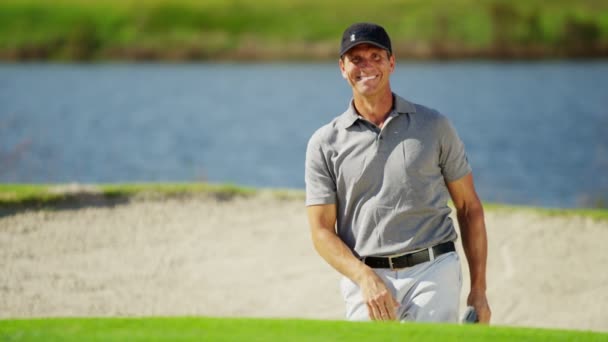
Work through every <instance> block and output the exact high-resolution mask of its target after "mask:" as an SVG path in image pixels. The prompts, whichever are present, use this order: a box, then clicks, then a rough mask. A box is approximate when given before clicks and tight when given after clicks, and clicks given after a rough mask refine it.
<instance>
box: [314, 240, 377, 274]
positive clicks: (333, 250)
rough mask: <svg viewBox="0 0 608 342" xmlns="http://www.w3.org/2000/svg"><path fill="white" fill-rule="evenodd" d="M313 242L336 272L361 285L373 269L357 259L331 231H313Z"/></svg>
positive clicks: (318, 251)
mask: <svg viewBox="0 0 608 342" xmlns="http://www.w3.org/2000/svg"><path fill="white" fill-rule="evenodd" d="M312 240H313V244H314V247H315V249H316V251H317V253H319V255H320V256H321V257H322V258H323V259H324V260H325V261H326V262H327V263H328V264H329V265H330V266H331V267H333V268H334V269H335V270H337V271H338V272H340V273H341V274H342V275H344V276H346V277H348V278H350V279H351V280H352V281H354V282H356V283H360V282H361V281H362V278H363V277H365V275H366V274H368V273H369V272H373V271H372V270H371V268H369V267H368V266H367V265H365V264H364V263H363V262H361V261H360V260H359V259H357V258H356V257H355V256H354V255H353V253H352V252H351V250H350V249H349V248H348V246H346V244H345V243H344V242H343V241H342V240H341V239H340V238H339V237H338V235H336V233H334V232H333V231H331V230H329V229H324V228H317V229H313V230H312Z"/></svg>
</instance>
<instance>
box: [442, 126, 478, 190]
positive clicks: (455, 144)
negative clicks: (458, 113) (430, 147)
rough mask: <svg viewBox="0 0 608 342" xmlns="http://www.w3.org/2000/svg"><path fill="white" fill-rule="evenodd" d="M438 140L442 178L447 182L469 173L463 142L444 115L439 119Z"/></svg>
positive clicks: (469, 168) (469, 167)
mask: <svg viewBox="0 0 608 342" xmlns="http://www.w3.org/2000/svg"><path fill="white" fill-rule="evenodd" d="M439 140H440V152H439V166H440V167H441V173H442V174H443V178H444V179H445V180H446V181H447V182H452V181H455V180H458V179H460V178H462V177H464V176H466V175H467V174H468V173H470V172H471V166H470V165H469V160H468V158H467V154H466V152H465V149H464V143H463V142H462V140H460V137H459V136H458V133H456V129H455V128H454V126H453V125H452V123H451V122H450V121H449V120H448V119H447V118H446V117H442V119H441V120H440V125H439Z"/></svg>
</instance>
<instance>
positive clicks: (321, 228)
mask: <svg viewBox="0 0 608 342" xmlns="http://www.w3.org/2000/svg"><path fill="white" fill-rule="evenodd" d="M307 212H308V222H309V224H310V232H311V236H312V241H313V244H314V247H315V249H316V250H317V252H318V253H319V255H320V256H321V257H322V258H323V259H325V261H327V263H329V265H330V266H332V267H333V268H335V269H336V270H337V271H338V272H340V273H341V274H343V275H344V276H346V277H348V278H350V279H351V280H352V281H354V282H355V283H357V284H358V285H359V287H360V288H361V292H362V294H363V300H364V301H365V302H366V303H367V308H368V311H369V316H370V318H371V319H372V320H395V319H396V318H397V317H396V316H397V307H398V305H399V303H397V301H396V300H395V298H394V297H393V295H392V294H391V292H390V291H389V290H388V288H387V287H386V284H385V283H384V282H383V281H382V279H380V277H378V275H377V274H376V273H375V272H374V270H372V269H371V268H370V267H369V266H367V265H365V264H364V263H363V262H361V261H360V260H359V259H357V258H356V257H355V256H354V255H353V253H352V252H351V250H350V249H349V248H348V246H346V244H344V242H343V241H342V240H341V239H340V237H339V236H338V235H337V234H336V230H335V226H336V205H335V204H326V205H313V206H308V207H307Z"/></svg>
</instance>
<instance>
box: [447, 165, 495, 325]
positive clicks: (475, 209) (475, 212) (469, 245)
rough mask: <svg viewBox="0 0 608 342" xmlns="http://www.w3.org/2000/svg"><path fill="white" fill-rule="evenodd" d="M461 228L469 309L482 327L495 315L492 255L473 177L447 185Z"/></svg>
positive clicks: (463, 178)
mask: <svg viewBox="0 0 608 342" xmlns="http://www.w3.org/2000/svg"><path fill="white" fill-rule="evenodd" d="M446 185H447V187H448V190H449V192H450V196H451V197H452V201H453V202H454V206H455V207H456V216H457V217H458V224H459V225H460V233H461V235H462V246H463V249H464V253H465V255H466V257H467V262H468V263H469V272H470V276H471V292H470V293H469V296H468V298H467V305H471V306H473V307H474V308H475V310H476V311H477V315H478V317H479V321H480V322H481V323H489V322H490V317H491V315H492V313H491V311H490V306H489V305H488V299H487V297H486V260H487V255H488V238H487V233H486V227H485V223H484V216H483V207H482V205H481V201H480V200H479V198H478V197H477V193H476V192H475V186H474V184H473V175H472V173H470V172H469V173H468V174H467V175H466V176H464V177H462V178H460V179H458V180H455V181H453V182H446Z"/></svg>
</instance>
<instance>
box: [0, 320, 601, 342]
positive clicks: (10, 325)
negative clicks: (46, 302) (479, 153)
mask: <svg viewBox="0 0 608 342" xmlns="http://www.w3.org/2000/svg"><path fill="white" fill-rule="evenodd" d="M0 337H2V339H3V340H7V341H293V342H304V341H315V342H318V341H335V342H338V341H348V342H352V341H360V342H365V341H445V342H450V341H493V342H500V341H551V342H556V341H606V340H607V339H608V334H603V333H594V332H581V331H566V330H548V329H528V328H526V329H524V328H506V327H483V326H472V325H471V326H458V325H435V324H399V323H353V322H338V321H312V320H268V319H219V318H137V319H126V318H105V319H101V318H70V319H31V320H4V321H2V320H0Z"/></svg>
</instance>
